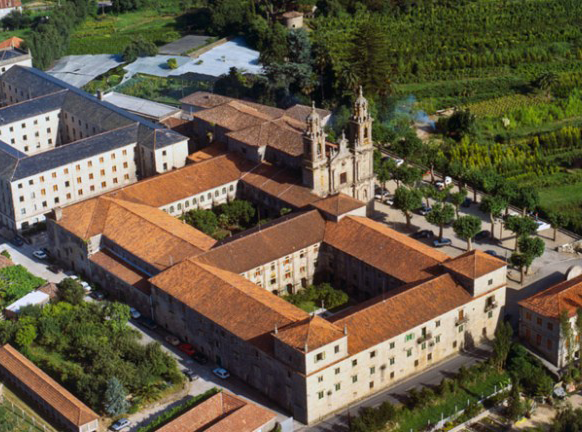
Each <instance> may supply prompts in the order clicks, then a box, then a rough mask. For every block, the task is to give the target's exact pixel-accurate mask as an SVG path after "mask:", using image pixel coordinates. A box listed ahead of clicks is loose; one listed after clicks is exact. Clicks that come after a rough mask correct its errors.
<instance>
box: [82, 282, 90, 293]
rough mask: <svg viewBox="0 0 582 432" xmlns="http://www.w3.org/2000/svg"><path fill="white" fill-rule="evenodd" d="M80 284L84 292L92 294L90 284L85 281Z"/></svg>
mask: <svg viewBox="0 0 582 432" xmlns="http://www.w3.org/2000/svg"><path fill="white" fill-rule="evenodd" d="M79 283H80V284H81V286H82V287H83V290H84V291H85V292H86V293H90V292H91V285H89V284H88V283H87V282H85V281H81V282H79Z"/></svg>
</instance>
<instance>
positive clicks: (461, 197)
mask: <svg viewBox="0 0 582 432" xmlns="http://www.w3.org/2000/svg"><path fill="white" fill-rule="evenodd" d="M450 197H451V204H453V206H454V207H455V215H456V217H459V207H461V204H463V202H465V199H466V198H467V189H465V188H461V189H459V191H458V192H453V193H452V194H450Z"/></svg>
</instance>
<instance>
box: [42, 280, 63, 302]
mask: <svg viewBox="0 0 582 432" xmlns="http://www.w3.org/2000/svg"><path fill="white" fill-rule="evenodd" d="M37 291H40V292H43V293H45V294H48V296H49V297H50V298H51V299H54V298H55V297H56V296H58V295H59V288H58V287H57V284H55V283H52V282H47V283H45V284H44V285H43V286H41V287H39V288H37Z"/></svg>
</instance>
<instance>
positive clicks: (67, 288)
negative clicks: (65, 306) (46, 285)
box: [57, 278, 85, 305]
mask: <svg viewBox="0 0 582 432" xmlns="http://www.w3.org/2000/svg"><path fill="white" fill-rule="evenodd" d="M57 287H58V289H59V299H60V300H62V301H65V302H67V303H70V304H72V305H78V304H81V303H83V301H84V299H85V290H84V289H83V286H82V285H81V284H80V283H79V282H78V281H77V280H75V279H71V278H65V279H63V280H62V281H60V282H59V283H58V284H57Z"/></svg>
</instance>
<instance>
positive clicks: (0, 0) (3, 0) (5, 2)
mask: <svg viewBox="0 0 582 432" xmlns="http://www.w3.org/2000/svg"><path fill="white" fill-rule="evenodd" d="M21 6H22V3H21V2H20V0H0V9H8V8H17V7H21Z"/></svg>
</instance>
